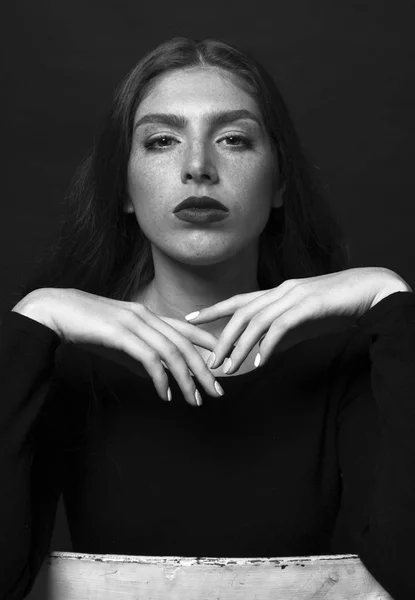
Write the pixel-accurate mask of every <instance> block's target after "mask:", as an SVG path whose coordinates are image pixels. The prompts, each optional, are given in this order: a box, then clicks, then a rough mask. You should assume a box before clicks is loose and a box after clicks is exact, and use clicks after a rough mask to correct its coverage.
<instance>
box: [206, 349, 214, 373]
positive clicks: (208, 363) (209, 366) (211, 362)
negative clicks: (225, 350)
mask: <svg viewBox="0 0 415 600" xmlns="http://www.w3.org/2000/svg"><path fill="white" fill-rule="evenodd" d="M215 360H216V354H215V353H214V352H211V353H210V354H209V358H208V359H207V361H206V366H207V367H208V368H209V369H211V368H212V366H213V364H214V362H215Z"/></svg>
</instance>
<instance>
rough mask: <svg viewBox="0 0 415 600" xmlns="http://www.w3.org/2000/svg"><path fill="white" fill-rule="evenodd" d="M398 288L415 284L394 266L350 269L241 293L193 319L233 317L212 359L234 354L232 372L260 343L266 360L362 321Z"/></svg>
mask: <svg viewBox="0 0 415 600" xmlns="http://www.w3.org/2000/svg"><path fill="white" fill-rule="evenodd" d="M395 292H412V289H411V288H410V287H409V285H408V284H407V283H406V281H404V279H402V277H400V276H399V275H398V274H397V273H395V272H394V271H391V270H390V269H387V268H384V267H362V268H354V269H346V270H344V271H339V272H337V273H329V274H328V275H320V276H318V277H306V278H302V279H287V280H286V281H284V282H283V283H282V284H281V285H279V286H278V287H276V288H272V289H270V290H260V291H257V292H251V293H248V294H237V295H236V296H232V297H231V298H228V299H227V300H224V301H223V302H218V303H217V304H213V305H211V306H208V307H207V308H204V309H202V310H201V311H200V314H199V316H198V317H197V318H195V319H191V322H192V323H193V324H195V325H198V324H200V323H206V322H208V321H215V320H216V319H220V318H223V317H227V316H231V319H230V320H229V322H228V324H227V325H226V327H225V328H224V330H223V331H222V333H221V335H220V337H219V339H218V342H217V344H216V347H215V348H214V349H213V352H215V355H216V359H215V361H214V363H212V364H210V368H211V369H214V368H218V367H219V366H220V365H221V364H222V363H223V361H224V359H225V358H226V357H227V356H230V358H231V361H232V366H231V368H230V370H228V371H227V373H228V374H229V373H233V372H235V371H237V370H238V369H239V367H240V365H241V364H242V363H243V361H244V360H245V359H246V357H247V356H248V355H249V353H250V352H251V351H252V349H253V348H254V347H255V345H256V344H257V342H261V347H260V350H261V364H264V363H265V362H266V361H267V359H268V358H269V357H270V356H271V355H272V354H273V352H274V351H281V350H286V349H287V348H290V347H291V346H295V345H296V344H298V343H299V342H302V341H304V340H308V339H312V338H315V337H319V336H321V335H324V334H328V333H335V332H339V331H342V330H345V329H347V328H349V327H353V326H356V320H357V319H358V318H359V317H361V316H362V315H363V314H364V313H365V312H367V311H368V310H370V309H371V308H372V307H373V306H375V304H377V303H378V302H380V301H381V300H382V299H383V298H386V296H389V295H390V294H393V293H395ZM232 315H233V316H232ZM189 320H190V319H189ZM261 338H263V339H261ZM236 342H238V343H237V345H236V346H235V347H234V348H233V346H234V344H236ZM232 349H233V351H232ZM257 366H258V365H257Z"/></svg>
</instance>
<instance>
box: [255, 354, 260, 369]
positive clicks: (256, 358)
mask: <svg viewBox="0 0 415 600" xmlns="http://www.w3.org/2000/svg"><path fill="white" fill-rule="evenodd" d="M260 362H261V355H260V353H259V352H258V354H257V355H256V357H255V362H254V367H258V366H259V363H260Z"/></svg>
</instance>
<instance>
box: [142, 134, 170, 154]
mask: <svg viewBox="0 0 415 600" xmlns="http://www.w3.org/2000/svg"><path fill="white" fill-rule="evenodd" d="M161 140H174V138H173V137H172V136H171V135H161V136H159V137H157V138H153V139H152V140H147V141H146V142H145V144H144V147H145V149H146V150H156V151H157V150H162V149H163V148H168V147H169V146H170V144H169V146H161V148H160V147H155V146H154V144H156V143H157V142H160V141H161Z"/></svg>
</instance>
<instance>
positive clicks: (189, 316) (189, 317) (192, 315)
mask: <svg viewBox="0 0 415 600" xmlns="http://www.w3.org/2000/svg"><path fill="white" fill-rule="evenodd" d="M199 315H200V310H197V311H196V312H192V313H189V314H188V315H186V316H185V319H186V321H191V320H192V319H196V317H198V316H199Z"/></svg>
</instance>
